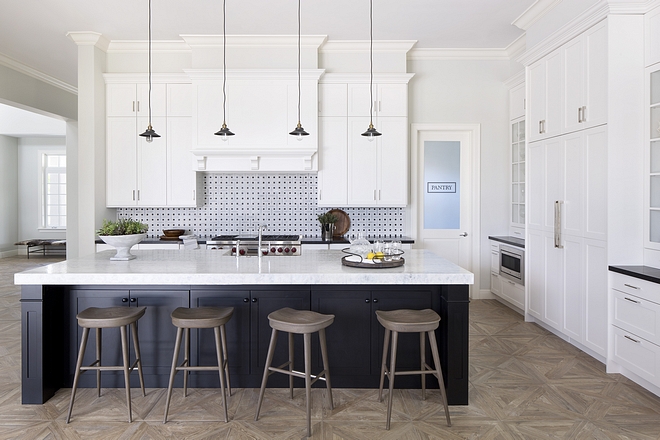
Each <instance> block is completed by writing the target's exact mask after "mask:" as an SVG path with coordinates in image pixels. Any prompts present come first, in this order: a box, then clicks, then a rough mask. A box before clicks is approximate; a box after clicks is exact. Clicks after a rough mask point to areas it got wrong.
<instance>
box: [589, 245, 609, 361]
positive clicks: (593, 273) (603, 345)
mask: <svg viewBox="0 0 660 440" xmlns="http://www.w3.org/2000/svg"><path fill="white" fill-rule="evenodd" d="M584 257H585V259H584V269H585V270H584V272H585V286H584V311H585V313H584V339H583V343H584V345H586V346H587V347H589V348H590V349H592V350H593V351H595V352H596V353H598V354H600V355H602V356H606V355H607V343H608V339H607V328H608V327H607V323H608V296H607V291H608V285H607V243H606V242H605V241H603V240H590V239H585V240H584Z"/></svg>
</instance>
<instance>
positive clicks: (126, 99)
mask: <svg viewBox="0 0 660 440" xmlns="http://www.w3.org/2000/svg"><path fill="white" fill-rule="evenodd" d="M104 77H105V80H106V206H108V207H130V206H141V207H164V206H181V207H186V206H188V207H194V206H197V204H198V203H197V201H198V200H200V199H201V194H198V193H199V191H198V189H199V188H198V186H199V182H200V180H199V179H198V176H197V175H196V173H195V172H194V171H193V170H192V167H191V165H190V163H191V159H190V149H191V142H192V137H191V124H192V119H191V116H192V104H191V102H192V101H191V86H190V84H186V83H173V82H172V83H166V82H157V83H154V84H152V90H151V122H152V125H153V127H154V130H155V131H156V133H158V134H159V135H160V137H159V138H154V139H153V142H147V141H146V138H144V137H140V136H139V134H140V133H142V132H143V131H144V130H145V129H146V128H147V125H148V123H149V118H148V116H149V112H148V111H149V94H148V88H149V85H148V84H146V83H143V82H140V81H143V78H136V77H135V75H130V76H128V75H122V74H106V75H104Z"/></svg>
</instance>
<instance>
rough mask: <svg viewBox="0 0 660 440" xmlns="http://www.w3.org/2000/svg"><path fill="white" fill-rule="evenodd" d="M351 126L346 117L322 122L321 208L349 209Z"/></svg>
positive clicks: (321, 120)
mask: <svg viewBox="0 0 660 440" xmlns="http://www.w3.org/2000/svg"><path fill="white" fill-rule="evenodd" d="M347 142H348V125H347V118H346V116H343V117H342V116H321V117H320V118H319V174H318V206H320V207H336V206H347V205H348V148H347Z"/></svg>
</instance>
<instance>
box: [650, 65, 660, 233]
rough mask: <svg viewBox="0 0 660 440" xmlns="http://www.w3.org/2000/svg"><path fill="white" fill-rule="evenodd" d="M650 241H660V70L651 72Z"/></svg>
mask: <svg viewBox="0 0 660 440" xmlns="http://www.w3.org/2000/svg"><path fill="white" fill-rule="evenodd" d="M649 92H650V97H649V98H650V100H649V104H650V108H649V118H650V121H649V122H650V124H649V128H650V133H649V143H650V146H649V147H650V163H649V174H650V179H649V191H650V194H649V216H650V218H649V221H650V222H649V241H651V242H653V243H660V70H656V71H654V72H651V74H650V90H649Z"/></svg>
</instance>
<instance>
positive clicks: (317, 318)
mask: <svg viewBox="0 0 660 440" xmlns="http://www.w3.org/2000/svg"><path fill="white" fill-rule="evenodd" d="M334 320H335V315H323V314H321V313H317V312H312V311H310V310H295V309H291V308H288V307H286V308H283V309H280V310H276V311H274V312H272V313H271V314H269V315H268V322H269V324H270V326H271V328H272V329H273V330H272V333H271V337H270V344H269V346H268V355H267V356H266V365H265V367H264V376H263V380H262V381H261V390H260V392H259V402H258V404H257V413H256V415H255V416H254V420H255V421H257V420H259V412H260V411H261V404H262V402H263V399H264V393H265V391H266V382H267V381H268V376H270V375H271V374H272V373H283V374H287V375H288V376H289V393H290V395H291V398H292V399H293V378H294V377H300V378H304V379H305V396H306V402H307V436H308V437H311V436H312V424H311V418H312V413H311V392H312V391H311V389H312V384H314V382H316V381H317V380H319V379H320V380H325V385H326V388H327V390H328V403H329V405H330V409H332V408H333V403H332V386H331V385H330V368H329V367H328V348H327V345H326V340H325V329H326V327H328V326H330V325H331V324H332V323H333V322H334ZM278 331H283V332H287V333H289V361H288V362H285V363H284V364H282V365H280V366H279V367H273V366H271V364H272V362H273V357H274V355H275V346H276V345H277V332H278ZM316 332H318V334H319V344H320V346H321V357H322V358H323V371H321V372H320V373H319V374H317V375H312V374H311V370H312V352H311V350H312V333H316ZM294 334H302V335H303V342H304V348H305V372H304V373H302V372H300V371H295V370H294V369H293V352H294V350H293V335H294ZM287 366H288V367H289V369H288V370H285V369H284V367H287ZM312 378H313V380H312Z"/></svg>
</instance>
